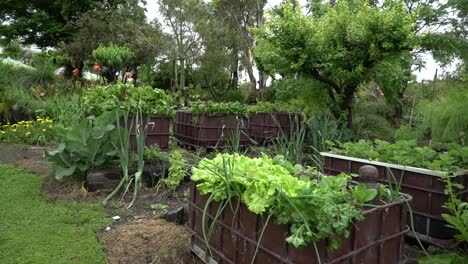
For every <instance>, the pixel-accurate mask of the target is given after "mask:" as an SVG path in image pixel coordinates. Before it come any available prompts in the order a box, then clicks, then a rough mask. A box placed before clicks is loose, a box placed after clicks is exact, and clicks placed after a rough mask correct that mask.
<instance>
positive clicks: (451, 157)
mask: <svg viewBox="0 0 468 264" xmlns="http://www.w3.org/2000/svg"><path fill="white" fill-rule="evenodd" d="M448 147H450V149H449V150H448V151H445V152H437V151H435V150H433V149H431V148H429V147H427V146H424V147H418V146H417V144H416V141H397V142H395V143H394V144H391V143H389V142H387V141H383V140H375V142H374V143H373V142H372V141H368V140H359V141H358V142H356V143H352V142H345V143H340V144H339V148H333V151H332V152H333V153H336V154H343V155H347V156H351V157H356V158H363V159H369V160H377V161H382V162H389V163H394V164H400V165H405V166H413V167H420V168H427V169H431V170H439V171H447V172H450V171H457V170H462V169H464V168H466V167H468V147H461V146H458V145H456V144H451V145H450V146H448Z"/></svg>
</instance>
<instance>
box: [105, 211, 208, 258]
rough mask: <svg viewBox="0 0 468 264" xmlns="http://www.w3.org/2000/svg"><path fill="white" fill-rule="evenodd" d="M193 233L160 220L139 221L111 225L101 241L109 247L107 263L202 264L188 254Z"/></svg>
mask: <svg viewBox="0 0 468 264" xmlns="http://www.w3.org/2000/svg"><path fill="white" fill-rule="evenodd" d="M189 236H190V233H189V232H188V231H187V230H186V229H185V228H184V227H183V226H179V225H175V224H173V223H168V222H165V221H164V220H161V219H148V218H144V219H138V220H135V221H132V222H130V223H124V224H116V225H112V227H111V229H110V230H109V231H103V232H102V233H101V234H100V236H99V238H100V240H102V241H103V242H104V244H105V246H106V261H107V263H135V264H139V263H151V262H152V261H153V260H154V258H155V257H156V256H158V259H157V260H158V261H157V262H156V263H168V264H170V263H203V262H202V261H201V260H199V259H198V258H197V257H196V256H194V255H192V254H191V253H190V252H189V251H188V250H187V242H188V238H189Z"/></svg>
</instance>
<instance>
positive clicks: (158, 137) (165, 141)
mask: <svg viewBox="0 0 468 264" xmlns="http://www.w3.org/2000/svg"><path fill="white" fill-rule="evenodd" d="M133 121H134V117H132V116H129V117H128V124H127V126H128V127H130V126H131V131H130V147H131V149H133V150H136V128H135V124H133V125H131V122H133ZM148 121H149V122H148ZM120 125H121V126H124V121H123V118H121V119H120ZM145 126H146V137H145V146H147V147H149V146H158V147H159V148H160V149H167V148H168V147H169V135H170V133H169V126H170V119H169V117H164V116H151V117H149V119H148V117H146V116H143V127H145Z"/></svg>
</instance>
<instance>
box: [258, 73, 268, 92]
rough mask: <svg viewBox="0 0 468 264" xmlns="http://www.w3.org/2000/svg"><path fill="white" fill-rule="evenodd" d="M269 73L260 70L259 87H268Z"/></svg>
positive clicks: (260, 88)
mask: <svg viewBox="0 0 468 264" xmlns="http://www.w3.org/2000/svg"><path fill="white" fill-rule="evenodd" d="M267 80H268V75H267V74H266V73H265V72H263V71H260V70H259V71H258V89H259V90H262V89H264V88H265V87H266V83H267Z"/></svg>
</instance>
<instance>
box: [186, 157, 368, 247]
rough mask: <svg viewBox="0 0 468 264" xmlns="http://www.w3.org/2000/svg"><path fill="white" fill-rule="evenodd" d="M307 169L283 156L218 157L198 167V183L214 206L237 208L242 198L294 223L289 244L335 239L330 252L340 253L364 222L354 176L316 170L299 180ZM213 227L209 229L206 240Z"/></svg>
mask: <svg viewBox="0 0 468 264" xmlns="http://www.w3.org/2000/svg"><path fill="white" fill-rule="evenodd" d="M301 169H302V167H301V166H292V164H291V163H290V162H288V161H285V160H284V159H283V158H281V157H277V158H275V159H272V158H270V157H268V156H265V155H264V156H262V157H260V158H249V157H246V156H242V155H238V154H232V155H231V154H218V155H217V156H216V157H215V158H214V159H207V158H205V159H202V160H201V161H200V162H199V164H198V166H196V167H193V168H192V180H193V181H195V182H197V188H198V190H199V191H200V193H201V194H209V195H210V196H209V200H208V203H209V202H211V201H218V202H220V210H222V209H224V208H225V207H227V206H232V205H231V204H230V200H231V198H232V197H235V196H237V197H239V198H240V200H241V201H242V203H244V204H245V205H246V206H247V208H248V209H249V210H250V211H252V212H253V213H255V214H266V215H269V216H271V215H275V216H276V219H277V222H278V223H289V224H291V233H290V236H289V237H288V238H287V241H288V242H289V243H291V244H292V245H293V246H295V247H300V246H306V245H308V244H311V243H315V242H318V241H319V240H321V239H324V238H330V239H331V241H332V243H331V247H330V249H336V248H338V247H339V244H340V239H339V236H340V235H344V236H345V237H346V236H348V235H349V231H348V230H347V228H348V226H349V225H350V224H351V223H352V222H353V221H355V220H362V219H363V216H362V214H361V213H360V212H359V211H358V210H357V207H356V204H355V203H354V202H353V201H354V200H355V198H354V197H353V195H352V193H351V192H350V191H349V190H348V189H347V188H346V186H347V183H348V180H349V179H350V176H347V175H340V176H338V177H327V176H324V175H321V174H319V173H318V172H317V171H316V170H314V171H313V174H312V175H310V176H309V177H307V176H302V177H300V179H298V178H297V177H296V175H297V174H298V173H299V172H300V171H301ZM296 172H297V173H296ZM364 188H365V187H364ZM366 198H369V197H368V196H367V197H366ZM205 208H206V207H205ZM205 213H206V212H205ZM217 215H219V212H218V213H217ZM212 228H213V227H212V226H211V227H209V229H208V230H205V229H204V236H205V239H208V240H209V236H210V233H211V231H212Z"/></svg>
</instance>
